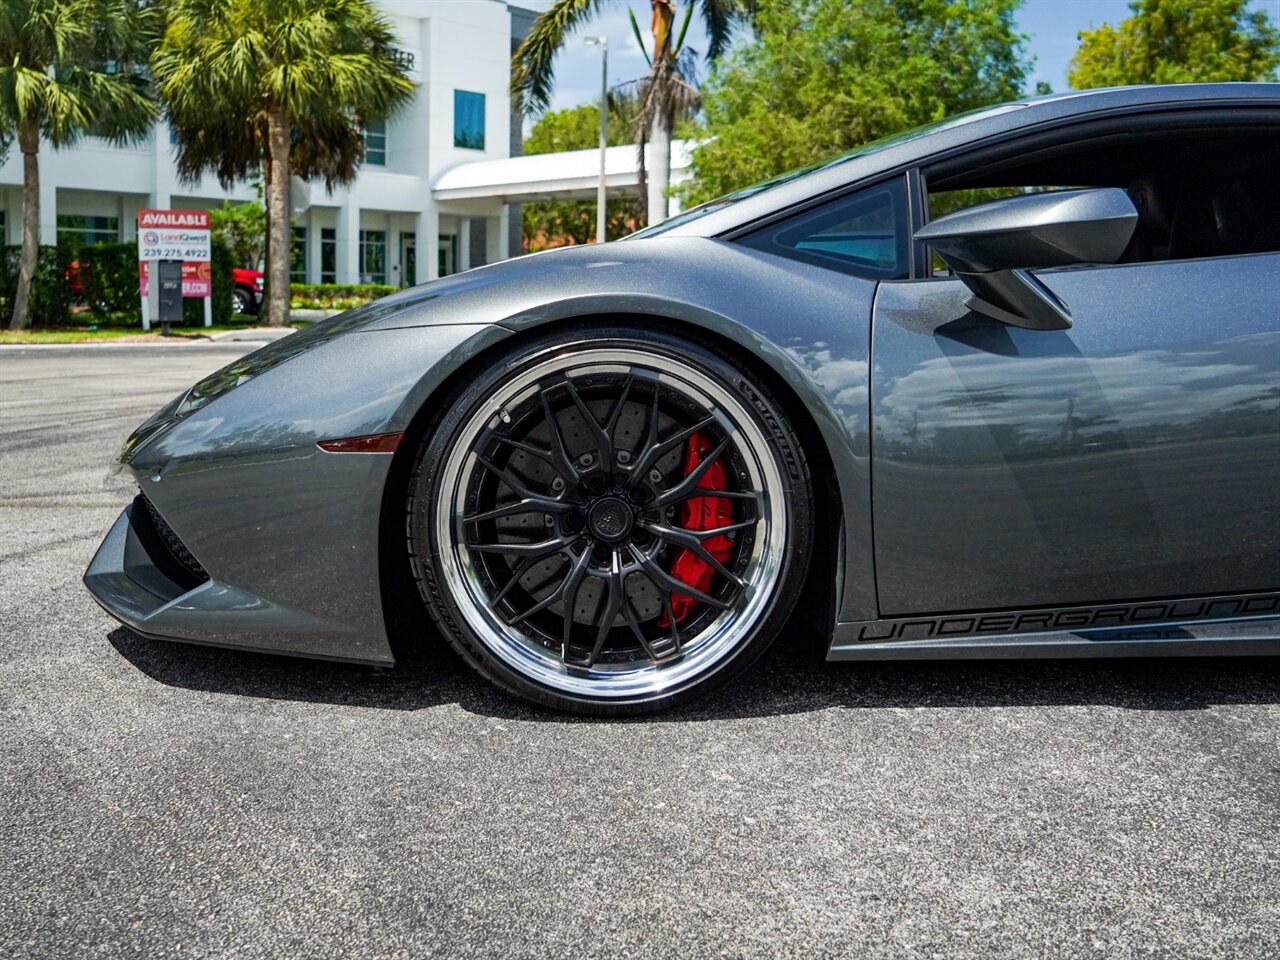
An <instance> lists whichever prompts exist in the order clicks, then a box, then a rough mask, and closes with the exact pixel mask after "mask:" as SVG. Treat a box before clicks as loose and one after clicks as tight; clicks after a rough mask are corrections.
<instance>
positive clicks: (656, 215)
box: [646, 109, 671, 226]
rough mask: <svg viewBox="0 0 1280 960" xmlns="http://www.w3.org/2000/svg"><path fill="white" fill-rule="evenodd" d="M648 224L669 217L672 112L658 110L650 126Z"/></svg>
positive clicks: (651, 224)
mask: <svg viewBox="0 0 1280 960" xmlns="http://www.w3.org/2000/svg"><path fill="white" fill-rule="evenodd" d="M647 167H648V169H647V171H646V172H647V174H648V179H649V183H648V203H647V204H646V206H647V207H648V211H647V212H648V225H649V226H653V225H654V224H655V223H661V222H662V221H663V220H665V219H667V187H668V186H670V184H671V112H670V111H669V110H662V109H659V110H657V111H656V112H655V113H654V115H653V123H652V124H651V125H650V127H649V163H648V164H647Z"/></svg>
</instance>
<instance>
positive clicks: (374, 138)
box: [364, 120, 387, 167]
mask: <svg viewBox="0 0 1280 960" xmlns="http://www.w3.org/2000/svg"><path fill="white" fill-rule="evenodd" d="M364 162H365V163H367V164H369V165H371V166H374V167H385V166H386V165H387V121H385V120H369V121H367V122H366V123H365V125H364Z"/></svg>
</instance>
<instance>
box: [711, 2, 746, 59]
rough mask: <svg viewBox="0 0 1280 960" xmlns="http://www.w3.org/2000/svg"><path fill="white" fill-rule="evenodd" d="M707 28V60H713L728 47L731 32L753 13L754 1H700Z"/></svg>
mask: <svg viewBox="0 0 1280 960" xmlns="http://www.w3.org/2000/svg"><path fill="white" fill-rule="evenodd" d="M701 3H702V19H703V22H704V23H705V24H706V27H707V40H708V46H707V59H708V60H715V59H717V58H718V57H719V56H720V55H721V54H723V53H724V52H725V50H726V49H728V47H729V41H730V40H732V39H733V30H734V27H736V26H737V25H738V24H740V23H745V22H747V21H748V20H749V19H750V17H751V14H752V13H754V12H755V9H756V0H701Z"/></svg>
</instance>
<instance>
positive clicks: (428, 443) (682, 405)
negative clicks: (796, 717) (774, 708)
mask: <svg viewBox="0 0 1280 960" xmlns="http://www.w3.org/2000/svg"><path fill="white" fill-rule="evenodd" d="M743 366H744V365H742V364H734V363H733V362H731V360H730V359H729V358H727V357H725V356H722V355H720V354H719V353H718V352H717V351H716V350H714V349H712V348H710V347H708V346H706V345H703V344H700V343H696V342H692V341H691V340H686V339H684V338H678V337H675V336H671V335H669V334H665V333H657V332H649V331H636V330H626V329H586V330H581V331H577V332H573V333H560V334H555V335H551V336H546V337H541V338H538V339H535V340H531V341H529V342H527V343H525V344H523V345H522V346H520V347H519V348H518V349H516V350H515V351H514V352H513V353H512V354H510V355H508V356H506V357H504V358H502V359H500V360H498V361H497V362H495V363H493V364H492V366H490V368H489V369H488V370H487V371H486V372H485V373H484V374H482V375H480V376H478V377H476V378H475V379H474V380H473V381H472V382H471V383H470V384H468V385H467V386H465V388H463V389H461V390H460V391H459V392H458V393H457V394H456V395H454V396H452V397H450V398H448V399H447V401H446V402H445V403H442V405H441V409H442V410H445V411H446V412H445V413H444V414H443V415H442V417H441V419H440V421H439V423H438V424H437V425H436V426H435V429H434V430H432V431H431V432H430V433H429V435H428V436H427V438H426V440H424V442H423V443H422V445H421V448H420V449H419V451H418V453H417V460H416V463H415V467H414V476H413V482H412V484H411V490H410V496H409V502H408V509H409V514H410V516H409V524H408V527H409V541H410V542H409V550H410V554H411V557H412V559H413V564H414V571H415V574H416V576H417V579H418V582H419V585H420V587H421V589H422V592H423V596H424V598H425V599H426V601H427V604H428V606H429V608H430V610H431V612H432V614H433V617H434V619H435V620H436V622H437V623H438V624H439V626H440V627H441V628H442V630H443V632H444V633H445V635H446V636H447V637H448V638H449V640H450V642H451V643H452V644H453V646H454V647H455V648H456V649H457V650H458V651H459V653H460V654H461V655H462V656H463V657H464V658H465V659H466V660H467V662H468V663H470V664H471V665H472V666H473V667H475V668H476V669H477V670H478V671H479V672H480V673H482V674H483V675H484V676H486V677H487V678H489V679H490V680H492V681H493V682H495V683H497V684H498V685H499V686H501V687H503V688H505V689H507V690H509V691H511V692H514V693H516V694H518V695H520V696H523V697H525V698H527V699H529V700H532V701H535V702H537V703H540V704H544V705H548V706H552V707H556V708H559V709H565V710H573V711H578V712H587V713H597V714H620V713H637V712H646V711H649V710H654V709H659V708H662V707H665V706H669V705H671V704H673V703H675V702H677V701H679V700H682V699H685V698H687V697H690V696H692V695H694V694H696V693H701V692H704V691H706V690H708V689H710V688H711V687H713V686H715V685H718V684H719V683H722V682H724V681H725V680H727V679H729V678H730V677H732V676H734V675H736V674H737V673H739V672H741V671H742V670H744V669H745V668H746V667H747V666H749V665H750V664H751V663H752V662H753V661H754V660H756V659H757V658H758V657H759V655H760V654H761V653H763V652H764V650H765V649H766V648H767V647H768V646H769V644H770V643H771V642H772V641H773V640H774V638H775V637H776V636H777V634H778V632H779V631H780V630H781V629H782V627H783V625H784V624H785V623H786V621H787V618H788V616H789V615H790V613H791V610H792V607H793V606H794V604H795V600H796V597H797V595H798V594H799V591H800V587H801V585H802V582H803V579H804V576H805V573H806V570H807V567H808V560H809V553H810V545H811V541H812V523H813V521H812V494H811V486H810V483H809V478H808V476H807V468H806V466H805V460H804V456H803V452H802V449H801V445H800V443H799V441H798V439H797V438H796V436H795V434H794V433H793V431H792V429H791V428H790V426H789V424H788V422H787V419H786V417H785V416H784V415H783V412H782V409H781V407H780V405H779V404H778V403H777V402H776V401H775V400H774V399H773V398H772V397H771V396H770V394H769V391H768V390H767V389H766V388H765V387H764V385H762V384H761V383H759V382H757V381H756V379H755V378H754V377H752V376H750V375H749V374H747V373H745V372H744V369H743Z"/></svg>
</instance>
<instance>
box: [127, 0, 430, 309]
mask: <svg viewBox="0 0 1280 960" xmlns="http://www.w3.org/2000/svg"><path fill="white" fill-rule="evenodd" d="M168 14H169V22H168V25H167V27H166V29H165V33H164V37H163V39H162V41H161V43H160V44H159V46H158V47H157V49H156V52H155V54H154V55H153V56H152V58H151V71H152V75H153V76H154V77H155V82H156V85H157V89H158V90H159V92H160V96H161V99H162V100H163V101H164V106H165V112H166V114H167V116H168V118H169V122H170V123H171V124H172V125H173V129H174V133H175V135H176V138H177V141H178V157H177V165H178V172H179V174H180V175H182V176H183V178H184V179H187V180H194V179H196V178H198V177H199V176H200V175H201V174H202V173H203V172H205V171H212V172H214V173H216V174H217V176H218V178H219V180H220V181H221V182H222V183H223V184H224V186H225V185H230V184H231V183H233V182H235V181H236V180H241V179H244V178H247V177H249V176H251V175H253V174H254V173H257V172H259V171H261V173H262V178H263V182H264V185H265V189H266V198H267V203H266V207H267V224H268V230H267V233H268V239H267V306H268V310H267V322H268V323H270V324H272V325H273V326H280V325H283V324H284V323H286V322H287V320H288V317H289V255H290V250H291V246H292V244H291V241H290V235H289V177H290V175H291V174H296V175H298V176H300V177H303V178H304V179H314V178H323V179H324V180H325V183H326V184H327V185H329V186H333V185H334V184H338V183H348V182H350V181H351V180H353V179H354V178H355V176H356V174H357V172H358V170H359V167H360V162H361V160H362V158H363V156H364V139H363V130H364V127H365V123H366V121H368V120H372V119H382V118H385V117H387V116H389V115H390V114H391V113H392V112H393V111H394V110H395V109H396V108H397V107H399V106H400V105H401V104H403V103H404V102H405V101H406V100H408V98H409V97H410V96H411V94H412V92H413V85H412V84H411V83H410V81H409V79H408V78H407V76H406V68H405V67H404V66H402V64H401V62H400V61H399V60H398V59H397V58H396V57H395V55H394V53H395V50H394V45H395V40H394V35H393V33H392V30H391V25H390V23H389V22H388V21H387V20H386V19H385V18H384V17H382V16H381V15H380V14H378V13H377V12H376V11H375V10H374V9H373V7H372V6H371V5H370V3H369V2H368V0H171V2H170V3H169V5H168Z"/></svg>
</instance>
